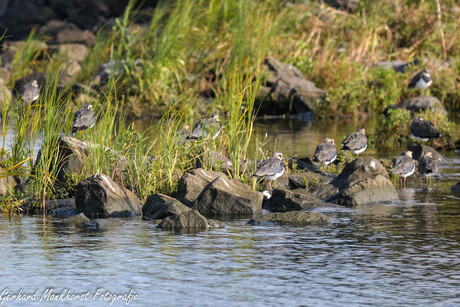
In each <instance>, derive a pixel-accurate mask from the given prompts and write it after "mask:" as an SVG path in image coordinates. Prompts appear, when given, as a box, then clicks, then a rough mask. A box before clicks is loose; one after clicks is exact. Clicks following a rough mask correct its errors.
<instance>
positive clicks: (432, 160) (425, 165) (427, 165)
mask: <svg viewBox="0 0 460 307" xmlns="http://www.w3.org/2000/svg"><path fill="white" fill-rule="evenodd" d="M418 172H419V173H420V175H422V176H424V177H425V178H426V189H427V191H428V190H429V188H428V177H430V176H433V175H434V174H436V173H437V172H438V158H436V157H433V153H432V152H430V151H426V152H425V153H424V154H423V156H421V157H420V159H419V160H418Z"/></svg>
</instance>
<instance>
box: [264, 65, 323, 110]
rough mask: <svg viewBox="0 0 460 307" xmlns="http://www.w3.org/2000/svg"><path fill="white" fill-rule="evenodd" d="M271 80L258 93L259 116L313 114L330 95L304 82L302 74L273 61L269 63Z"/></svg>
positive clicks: (268, 78) (289, 66) (268, 70)
mask: <svg viewBox="0 0 460 307" xmlns="http://www.w3.org/2000/svg"><path fill="white" fill-rule="evenodd" d="M265 65H266V66H267V68H268V69H267V73H268V76H267V80H266V82H265V84H263V86H262V87H261V90H260V92H259V93H258V96H259V98H258V102H257V103H258V104H259V105H258V106H257V108H259V112H258V114H260V115H263V114H268V115H282V114H289V113H293V114H299V113H305V112H311V111H312V110H313V103H314V102H315V101H316V100H324V98H325V97H326V92H325V91H323V90H322V89H319V88H317V87H316V86H315V84H314V83H313V82H311V81H308V80H306V79H305V78H304V76H303V75H302V73H301V72H300V70H298V69H297V68H296V67H294V66H292V65H287V64H284V63H282V62H280V61H278V60H275V59H273V58H267V59H265Z"/></svg>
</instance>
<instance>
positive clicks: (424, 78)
mask: <svg viewBox="0 0 460 307" xmlns="http://www.w3.org/2000/svg"><path fill="white" fill-rule="evenodd" d="M432 82H433V79H432V78H431V74H430V73H429V72H428V69H426V68H424V69H422V71H421V72H419V73H418V74H416V75H415V76H414V77H413V78H412V80H410V82H409V86H408V88H409V89H411V88H414V87H416V88H418V89H419V90H421V91H422V94H423V91H425V90H426V89H427V88H428V87H429V86H430V85H431V83H432Z"/></svg>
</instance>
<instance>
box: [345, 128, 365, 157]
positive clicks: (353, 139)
mask: <svg viewBox="0 0 460 307" xmlns="http://www.w3.org/2000/svg"><path fill="white" fill-rule="evenodd" d="M366 148H367V136H366V130H365V129H364V128H360V129H358V130H356V132H353V133H350V134H349V135H347V137H346V138H345V140H344V141H343V143H342V149H341V150H349V151H351V152H352V153H353V154H355V155H356V157H358V156H359V154H360V153H362V152H363V151H365V150H366Z"/></svg>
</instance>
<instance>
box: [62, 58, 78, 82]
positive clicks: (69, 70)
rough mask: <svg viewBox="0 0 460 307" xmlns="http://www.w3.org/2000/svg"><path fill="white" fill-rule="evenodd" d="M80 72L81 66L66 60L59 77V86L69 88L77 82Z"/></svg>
mask: <svg viewBox="0 0 460 307" xmlns="http://www.w3.org/2000/svg"><path fill="white" fill-rule="evenodd" d="M80 72H81V66H80V64H79V63H78V62H77V61H74V60H68V61H67V62H65V63H64V64H63V65H62V72H61V74H60V76H59V84H58V85H59V86H60V87H67V86H71V85H72V84H74V83H75V81H76V80H77V77H78V75H79V74H80Z"/></svg>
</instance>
